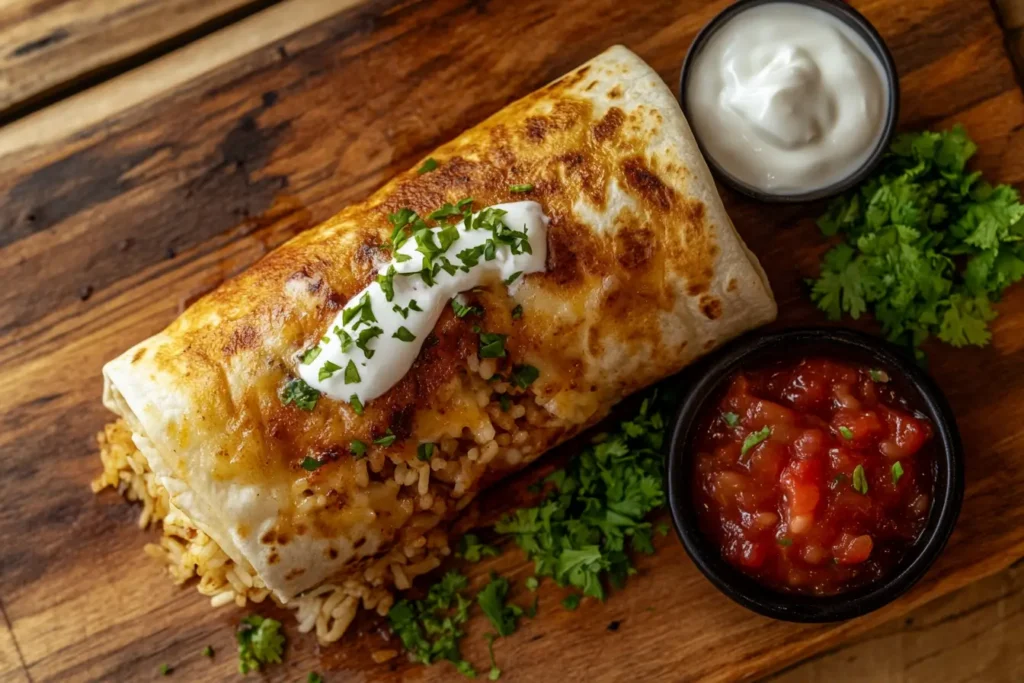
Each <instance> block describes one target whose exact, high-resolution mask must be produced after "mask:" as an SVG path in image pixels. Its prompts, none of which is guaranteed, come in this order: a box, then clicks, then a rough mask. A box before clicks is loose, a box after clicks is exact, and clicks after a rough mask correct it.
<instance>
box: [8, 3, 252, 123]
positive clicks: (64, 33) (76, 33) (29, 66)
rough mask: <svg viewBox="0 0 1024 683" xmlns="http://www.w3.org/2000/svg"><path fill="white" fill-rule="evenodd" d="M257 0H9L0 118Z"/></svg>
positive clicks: (199, 28)
mask: <svg viewBox="0 0 1024 683" xmlns="http://www.w3.org/2000/svg"><path fill="white" fill-rule="evenodd" d="M267 4H268V3H267V2H263V1H261V0H157V1H154V0H102V1H100V2H96V1H91V2H81V1H76V0H56V1H55V0H13V1H11V2H5V3H3V4H2V5H0V45H2V46H3V48H2V49H3V53H2V54H0V117H6V116H8V115H9V114H13V113H17V112H18V111H19V110H22V109H23V108H25V107H26V106H30V105H31V104H32V103H33V102H34V101H36V100H38V99H39V98H41V97H44V96H46V95H48V94H51V93H59V92H60V91H62V90H67V89H69V88H72V87H74V85H75V84H76V83H77V82H78V81H80V80H81V79H83V78H84V77H86V76H88V75H90V74H92V73H95V72H97V71H99V70H102V69H108V68H110V67H113V66H114V65H116V64H118V63H121V62H125V61H126V60H129V59H130V58H132V57H133V56H136V55H140V54H143V53H146V52H147V51H152V50H154V49H155V48H158V47H159V46H161V45H163V44H166V43H168V41H171V40H172V39H174V38H176V37H179V36H182V35H185V34H188V33H190V32H195V31H197V30H202V28H203V27H204V26H206V25H209V24H211V23H212V22H215V21H216V20H218V19H220V18H225V17H227V18H228V20H230V15H232V14H237V13H239V10H244V9H245V8H247V7H254V6H255V7H256V8H258V7H261V6H265V5H267Z"/></svg>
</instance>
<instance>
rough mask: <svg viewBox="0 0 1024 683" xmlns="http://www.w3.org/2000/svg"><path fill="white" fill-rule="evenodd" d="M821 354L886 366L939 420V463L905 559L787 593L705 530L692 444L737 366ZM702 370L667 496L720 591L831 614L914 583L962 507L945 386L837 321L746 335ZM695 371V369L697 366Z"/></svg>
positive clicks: (817, 616)
mask: <svg viewBox="0 0 1024 683" xmlns="http://www.w3.org/2000/svg"><path fill="white" fill-rule="evenodd" d="M807 355H815V356H823V357H832V358H838V359H841V360H849V361H853V362H858V363H863V364H865V365H869V366H870V367H874V368H879V369H883V370H885V371H886V372H887V373H888V374H889V376H890V377H891V380H890V381H892V382H895V383H896V386H897V388H899V389H900V390H901V392H902V393H903V395H905V396H907V397H908V398H910V399H911V402H912V403H916V406H915V407H916V408H918V409H919V410H921V412H923V413H924V414H925V415H926V416H927V417H928V419H929V420H930V421H931V423H932V425H933V426H934V428H935V433H934V435H933V438H934V439H936V440H937V445H938V448H937V456H936V457H937V460H938V468H937V472H936V476H935V488H934V491H933V496H932V507H931V511H930V512H929V517H928V522H927V525H926V526H925V529H924V531H923V532H922V533H921V535H920V537H919V538H918V539H917V541H916V542H915V543H914V545H913V546H912V548H911V549H910V551H909V552H908V553H907V555H906V557H904V559H903V561H902V562H901V563H900V564H899V565H898V566H897V567H896V568H895V569H894V570H893V571H892V572H891V573H890V574H889V575H888V576H886V577H884V578H882V579H880V580H878V581H876V582H875V583H872V584H868V585H866V586H862V587H860V588H856V589H853V590H850V591H849V592H846V593H842V594H839V595H833V596H828V597H817V596H810V595H799V594H795V593H783V592H780V591H776V590H773V589H771V588H768V587H766V586H764V585H762V584H760V583H757V582H756V581H755V580H754V579H753V578H751V577H749V576H747V575H746V574H743V573H741V572H740V571H739V570H737V569H735V568H733V567H732V566H731V565H730V564H728V563H727V562H726V561H725V560H724V559H723V558H722V556H721V552H720V549H719V548H718V546H716V545H714V544H712V543H711V542H710V541H709V540H708V539H707V538H706V537H705V536H704V534H703V533H702V532H701V531H700V528H699V524H698V520H697V515H696V510H695V509H694V506H693V505H692V504H691V502H692V496H691V495H690V491H691V477H692V463H691V450H690V444H691V443H692V440H693V438H694V432H695V430H696V428H697V426H698V425H697V421H698V419H699V418H700V416H701V414H702V413H703V412H704V408H705V406H706V405H707V404H708V402H709V401H714V400H715V399H716V398H717V396H718V394H719V389H720V388H722V387H723V385H724V382H726V381H728V380H729V378H730V377H731V376H732V374H733V373H734V372H736V371H737V370H740V369H742V368H746V367H762V366H763V364H764V363H766V362H771V361H772V360H774V359H777V358H789V359H793V358H799V357H802V356H807ZM695 370H696V372H698V373H701V374H700V376H699V378H698V379H696V381H695V383H694V384H693V386H692V388H690V389H688V394H687V395H686V397H685V398H684V399H683V402H682V405H681V407H680V409H679V411H678V413H677V415H676V418H675V423H674V429H673V434H672V438H671V442H670V444H669V457H668V497H669V506H670V508H671V510H672V521H673V523H674V524H675V528H676V532H677V533H678V534H679V538H680V539H681V540H682V542H683V545H684V546H685V547H686V551H687V553H689V555H690V557H691V558H692V559H693V562H694V564H696V565H697V567H698V568H699V569H700V570H701V571H702V572H703V573H704V575H705V576H706V577H707V578H708V579H710V580H711V582H712V583H713V584H715V586H717V587H718V589H719V590H721V591H722V592H723V593H725V594H726V595H728V596H729V597H730V598H732V599H733V600H735V601H736V602H738V603H739V604H741V605H743V606H744V607H747V608H749V609H751V610H753V611H755V612H758V613H760V614H763V615H765V616H768V617H773V618H775V619H782V620H785V621H799V622H809V623H811V622H828V621H841V620H844V619H852V618H853V617H858V616H861V615H862V614H866V613H868V612H871V611H873V610H876V609H878V608H879V607H882V606H883V605H885V604H887V603H889V602H891V601H893V600H895V599H896V598H898V597H899V596H900V595H902V594H903V593H905V592H906V591H907V590H909V589H910V587H911V586H913V585H914V584H915V583H916V582H917V581H918V579H920V578H921V577H922V576H923V575H924V573H925V572H926V571H927V570H928V568H929V567H930V566H931V564H932V563H933V562H934V561H935V559H936V558H937V557H938V556H939V554H940V553H941V552H942V549H943V547H944V546H945V545H946V541H947V540H948V539H949V535H950V534H951V533H952V531H953V526H954V525H955V524H956V520H957V516H958V515H959V514H960V503H961V501H962V499H963V490H964V475H963V448H962V446H961V444H960V434H959V432H958V431H957V427H956V420H955V419H954V417H953V413H952V411H951V410H950V408H949V405H948V404H947V403H946V399H945V398H944V397H943V395H942V392H941V391H940V390H939V388H938V387H937V386H936V385H935V383H934V382H933V381H932V380H931V378H929V377H928V375H927V374H926V373H925V372H924V371H923V370H921V368H920V367H918V366H917V364H916V363H915V362H914V361H913V360H912V359H911V358H910V357H909V356H907V355H905V354H904V353H903V351H902V350H901V349H898V348H897V347H894V346H892V345H890V344H888V343H887V342H884V341H882V340H881V339H878V338H876V337H871V336H868V335H865V334H861V333H859V332H853V331H851V330H843V329H839V328H825V327H822V328H802V329H792V330H787V331H783V332H776V333H767V334H764V333H754V334H751V335H748V336H746V337H743V338H741V339H739V340H737V341H735V342H733V343H731V344H729V345H727V346H725V347H724V348H723V349H721V350H720V351H719V352H717V353H715V354H713V355H712V356H711V357H709V358H707V359H705V361H704V363H702V364H701V365H700V366H699V367H697V368H696V369H695ZM695 374H696V373H695Z"/></svg>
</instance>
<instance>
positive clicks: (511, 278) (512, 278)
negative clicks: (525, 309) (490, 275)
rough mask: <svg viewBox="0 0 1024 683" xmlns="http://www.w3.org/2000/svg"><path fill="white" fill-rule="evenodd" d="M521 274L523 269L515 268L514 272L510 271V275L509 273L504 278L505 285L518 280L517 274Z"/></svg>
mask: <svg viewBox="0 0 1024 683" xmlns="http://www.w3.org/2000/svg"><path fill="white" fill-rule="evenodd" d="M522 274H523V271H521V270H517V271H516V272H514V273H512V274H511V275H509V276H508V277H507V278H505V286H506V287H508V286H509V285H511V284H512V283H513V282H515V281H516V280H518V279H519V276H520V275H522Z"/></svg>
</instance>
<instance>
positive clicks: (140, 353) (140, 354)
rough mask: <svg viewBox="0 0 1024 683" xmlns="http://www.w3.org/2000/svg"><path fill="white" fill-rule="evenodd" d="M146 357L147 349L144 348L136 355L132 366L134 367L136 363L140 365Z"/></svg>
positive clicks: (133, 357)
mask: <svg viewBox="0 0 1024 683" xmlns="http://www.w3.org/2000/svg"><path fill="white" fill-rule="evenodd" d="M145 355H146V347H145V346H143V347H141V348H140V349H139V350H138V351H136V352H135V354H134V355H133V356H132V365H134V364H135V363H138V362H139V361H140V360H142V357H143V356H145Z"/></svg>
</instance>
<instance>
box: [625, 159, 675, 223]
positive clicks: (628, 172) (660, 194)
mask: <svg viewBox="0 0 1024 683" xmlns="http://www.w3.org/2000/svg"><path fill="white" fill-rule="evenodd" d="M622 172H623V174H624V175H625V176H626V184H628V185H629V187H630V189H632V190H633V191H634V192H636V193H637V194H638V195H639V196H640V198H641V199H642V200H644V201H646V202H647V203H649V204H653V205H654V206H656V207H658V208H660V209H662V210H663V211H669V210H670V209H671V208H672V198H673V194H674V193H673V192H672V188H670V187H668V186H667V185H665V183H663V182H661V178H659V177H658V176H657V175H655V174H654V172H653V171H651V169H650V168H648V167H647V163H646V162H645V161H644V160H643V158H641V157H632V158H629V159H626V160H625V161H623V162H622Z"/></svg>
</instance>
